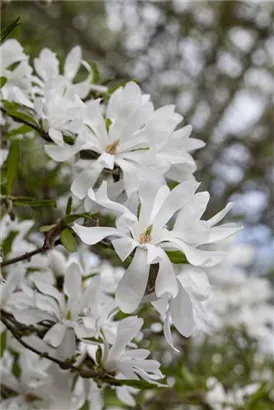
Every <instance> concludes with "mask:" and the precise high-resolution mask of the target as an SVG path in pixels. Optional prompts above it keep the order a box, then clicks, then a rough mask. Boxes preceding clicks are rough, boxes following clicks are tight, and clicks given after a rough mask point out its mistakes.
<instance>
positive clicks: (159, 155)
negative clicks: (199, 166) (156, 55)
mask: <svg viewBox="0 0 274 410" xmlns="http://www.w3.org/2000/svg"><path fill="white" fill-rule="evenodd" d="M149 98H150V96H149V95H146V94H145V95H142V93H141V90H140V88H139V86H138V85H137V84H135V83H134V82H129V83H127V84H126V86H125V87H121V88H119V89H118V90H116V91H115V92H114V93H113V94H112V96H111V97H110V100H109V102H108V105H107V107H106V112H105V115H103V113H102V109H101V106H100V100H95V101H89V102H88V103H87V104H86V108H85V110H84V111H83V124H84V125H85V129H84V130H83V132H82V134H81V138H80V137H78V138H80V139H79V141H80V143H79V142H78V139H77V140H76V146H71V147H70V150H69V151H67V149H66V147H54V148H53V147H51V148H50V150H49V148H46V150H47V152H48V154H49V155H50V156H51V157H52V158H53V159H54V160H55V161H64V160H66V159H68V158H69V157H70V156H71V155H74V154H75V153H76V152H78V151H80V150H83V149H86V150H92V151H93V152H95V153H96V154H97V155H98V159H97V160H84V161H82V162H81V163H80V162H79V165H80V164H82V168H83V170H82V172H80V174H79V175H78V176H77V177H76V179H75V180H74V182H73V184H72V186H71V190H72V192H73V194H75V195H76V196H78V197H79V198H80V199H83V198H85V197H86V195H87V192H88V189H89V188H90V187H93V186H94V184H95V183H96V181H97V179H98V177H99V175H100V173H101V172H102V170H103V169H109V170H113V169H114V167H118V169H120V170H121V172H122V175H121V178H122V179H123V182H124V188H125V191H126V193H127V195H128V196H130V195H131V194H132V193H133V192H135V191H136V190H137V189H138V187H139V186H140V184H141V182H142V181H143V180H144V179H145V178H146V176H147V175H148V174H150V175H151V174H152V173H153V174H155V175H156V177H157V178H158V179H159V178H160V179H162V181H163V182H164V179H163V174H166V176H167V177H169V178H171V177H173V175H175V174H176V178H175V180H176V181H182V180H184V179H185V178H186V177H188V178H192V174H193V172H194V171H195V169H196V166H195V162H194V160H193V158H192V157H191V155H190V154H189V152H190V151H192V150H194V149H197V148H200V147H201V146H203V145H204V143H202V142H201V141H198V140H195V139H190V138H189V135H190V132H191V127H190V126H186V127H183V128H181V129H179V130H177V131H174V130H175V128H176V126H177V125H178V124H179V123H180V122H181V120H182V118H183V117H182V116H181V115H179V114H177V113H175V112H174V109H175V107H174V106H173V105H168V106H165V107H162V108H160V109H158V110H156V111H154V107H153V104H152V103H151V102H150V101H149ZM83 141H86V145H85V146H84V147H83V145H81V144H82V142H83ZM77 146H78V151H77Z"/></svg>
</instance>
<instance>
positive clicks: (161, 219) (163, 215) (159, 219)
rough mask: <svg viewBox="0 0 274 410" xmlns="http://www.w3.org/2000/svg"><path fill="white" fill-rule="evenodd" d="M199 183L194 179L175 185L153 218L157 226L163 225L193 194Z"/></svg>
mask: <svg viewBox="0 0 274 410" xmlns="http://www.w3.org/2000/svg"><path fill="white" fill-rule="evenodd" d="M198 186H199V184H198V183H197V182H196V181H187V182H182V183H181V184H179V185H177V186H176V187H175V188H174V189H173V190H172V191H170V194H169V195H168V197H167V198H166V200H165V202H164V203H163V205H162V207H161V209H160V210H159V212H158V214H157V215H156V217H155V219H154V224H155V225H157V226H158V227H162V226H163V225H165V224H166V223H167V222H168V221H169V220H170V218H171V217H172V216H173V215H174V213H175V212H176V211H178V209H180V208H182V207H183V206H184V205H185V204H186V203H187V202H188V201H189V200H190V198H191V195H193V194H194V192H195V191H196V189H197V188H198Z"/></svg>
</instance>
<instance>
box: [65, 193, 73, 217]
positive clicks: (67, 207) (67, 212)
mask: <svg viewBox="0 0 274 410" xmlns="http://www.w3.org/2000/svg"><path fill="white" fill-rule="evenodd" d="M71 206H72V197H71V196H70V197H69V199H68V202H67V206H66V215H70V214H71Z"/></svg>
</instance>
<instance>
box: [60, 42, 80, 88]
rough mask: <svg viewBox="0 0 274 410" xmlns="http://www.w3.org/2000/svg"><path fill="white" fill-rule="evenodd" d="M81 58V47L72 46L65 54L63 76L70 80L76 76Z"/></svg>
mask: <svg viewBox="0 0 274 410" xmlns="http://www.w3.org/2000/svg"><path fill="white" fill-rule="evenodd" d="M81 58H82V51H81V47H79V46H76V47H73V48H72V50H71V51H70V52H69V54H68V55H67V58H66V61H65V66H64V75H65V77H67V78H69V79H70V80H72V79H73V78H74V77H75V76H76V74H77V72H78V70H79V67H80V64H81Z"/></svg>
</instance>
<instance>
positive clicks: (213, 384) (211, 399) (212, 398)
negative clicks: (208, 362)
mask: <svg viewBox="0 0 274 410" xmlns="http://www.w3.org/2000/svg"><path fill="white" fill-rule="evenodd" d="M207 385H208V388H209V389H210V390H209V392H208V393H207V396H206V401H207V403H208V404H209V405H210V406H211V407H212V409H213V410H234V409H235V407H242V406H244V405H245V398H246V397H247V398H248V396H251V395H252V394H254V393H255V392H256V391H257V390H258V389H259V387H260V386H259V384H257V383H254V384H251V385H248V386H246V387H244V388H241V389H237V390H234V391H228V392H226V391H225V389H224V388H223V385H222V384H221V383H220V382H219V381H218V380H217V379H215V378H214V377H211V378H209V379H208V380H207Z"/></svg>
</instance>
